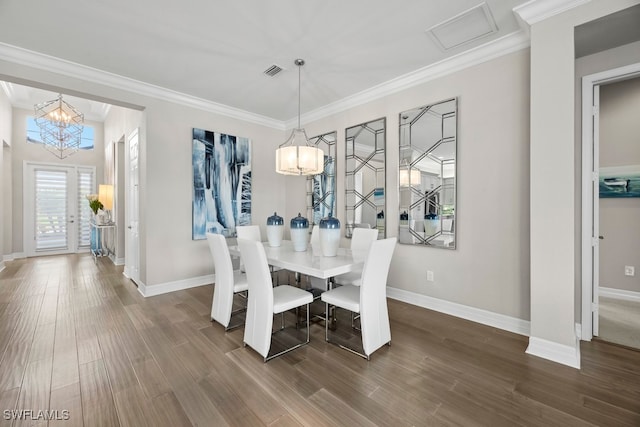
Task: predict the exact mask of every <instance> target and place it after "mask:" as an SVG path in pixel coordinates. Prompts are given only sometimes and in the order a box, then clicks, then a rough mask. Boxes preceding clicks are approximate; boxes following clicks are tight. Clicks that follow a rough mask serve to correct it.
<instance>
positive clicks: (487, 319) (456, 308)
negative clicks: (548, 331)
mask: <svg viewBox="0 0 640 427" xmlns="http://www.w3.org/2000/svg"><path fill="white" fill-rule="evenodd" d="M387 296H388V297H389V298H392V299H395V300H398V301H402V302H406V303H407V304H411V305H417V306H418V307H422V308H427V309H429V310H434V311H439V312H440V313H445V314H449V315H451V316H455V317H460V318H462V319H466V320H471V321H472V322H476V323H481V324H483V325H487V326H492V327H494V328H498V329H503V330H505V331H509V332H513V333H515V334H519V335H525V336H529V331H530V330H531V327H530V323H529V321H527V320H522V319H517V318H515V317H510V316H505V315H503V314H498V313H493V312H491V311H487V310H482V309H480V308H475V307H469V306H466V305H462V304H457V303H455V302H450V301H445V300H442V299H438V298H433V297H429V296H426V295H422V294H417V293H415V292H410V291H405V290H403V289H398V288H392V287H390V286H387Z"/></svg>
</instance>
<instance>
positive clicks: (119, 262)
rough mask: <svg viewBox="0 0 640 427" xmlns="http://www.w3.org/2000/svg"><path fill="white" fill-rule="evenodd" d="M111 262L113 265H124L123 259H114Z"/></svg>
mask: <svg viewBox="0 0 640 427" xmlns="http://www.w3.org/2000/svg"><path fill="white" fill-rule="evenodd" d="M112 261H113V263H114V264H115V265H124V258H115V259H112Z"/></svg>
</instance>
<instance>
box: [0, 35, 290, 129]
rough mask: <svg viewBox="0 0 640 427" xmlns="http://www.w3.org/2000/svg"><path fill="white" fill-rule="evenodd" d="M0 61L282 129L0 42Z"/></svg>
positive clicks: (257, 118)
mask: <svg viewBox="0 0 640 427" xmlns="http://www.w3.org/2000/svg"><path fill="white" fill-rule="evenodd" d="M0 59H2V60H6V61H10V62H14V63H18V64H21V65H26V66H29V67H33V68H37V69H40V70H45V71H49V72H53V73H57V74H62V75H65V76H69V77H74V78H77V79H81V80H85V81H89V82H92V83H98V84H101V85H105V86H109V87H112V88H115V89H122V90H126V91H129V92H133V93H137V94H139V95H143V96H148V97H151V98H155V99H161V100H164V101H168V102H173V103H175V104H180V105H184V106H187V107H192V108H196V109H198V110H203V111H208V112H210V113H215V114H220V115H223V116H226V117H231V118H234V119H238V120H243V121H246V122H250V123H255V124H258V125H262V126H266V127H270V128H274V129H279V130H284V129H285V127H284V123H283V122H282V121H280V120H275V119H272V118H270V117H266V116H262V115H259V114H254V113H250V112H248V111H245V110H241V109H239V108H234V107H230V106H228V105H224V104H219V103H217V102H211V101H207V100H205V99H202V98H198V97H195V96H191V95H186V94H184V93H180V92H176V91H174V90H170V89H165V88H162V87H160V86H156V85H152V84H149V83H145V82H141V81H139V80H134V79H131V78H128V77H123V76H120V75H117V74H113V73H109V72H107V71H102V70H98V69H96V68H92V67H87V66H85V65H82V64H78V63H75V62H71V61H67V60H64V59H60V58H56V57H53V56H50V55H45V54H42V53H38V52H34V51H31V50H27V49H23V48H20V47H17V46H12V45H9V44H6V43H1V42H0Z"/></svg>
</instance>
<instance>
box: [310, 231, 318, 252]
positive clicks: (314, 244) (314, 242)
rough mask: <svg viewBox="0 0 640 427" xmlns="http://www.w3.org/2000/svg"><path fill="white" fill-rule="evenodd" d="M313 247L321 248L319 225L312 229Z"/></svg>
mask: <svg viewBox="0 0 640 427" xmlns="http://www.w3.org/2000/svg"><path fill="white" fill-rule="evenodd" d="M310 243H311V247H312V248H316V249H317V248H319V247H320V227H319V226H318V225H314V226H313V228H312V229H311V242H310Z"/></svg>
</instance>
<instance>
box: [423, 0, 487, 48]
mask: <svg viewBox="0 0 640 427" xmlns="http://www.w3.org/2000/svg"><path fill="white" fill-rule="evenodd" d="M497 31H498V26H497V25H496V21H495V20H494V19H493V15H492V14H491V11H490V10H489V6H487V3H481V4H479V5H478V6H475V7H473V8H471V9H469V10H467V11H465V12H462V13H461V14H459V15H457V16H454V17H453V18H451V19H448V20H446V21H444V22H441V23H440V24H438V25H435V26H433V27H431V28H429V29H428V30H427V34H429V35H430V36H431V38H433V40H434V41H435V42H436V44H437V45H438V47H439V48H440V49H442V50H449V49H453V48H454V47H458V46H460V45H463V44H466V43H470V42H472V41H474V40H478V39H480V38H482V37H486V36H488V35H490V34H494V33H496V32H497Z"/></svg>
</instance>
